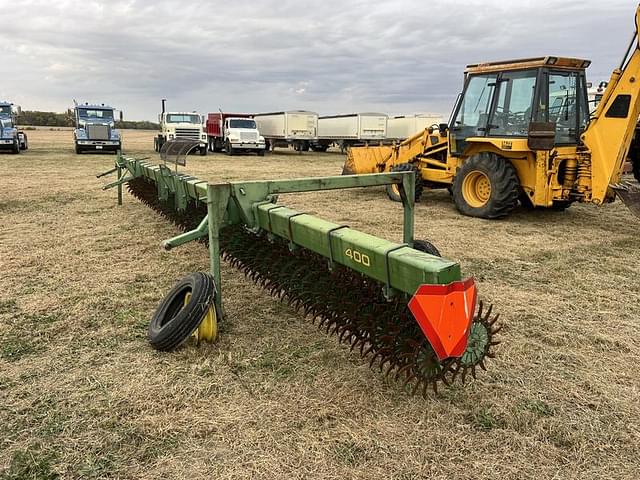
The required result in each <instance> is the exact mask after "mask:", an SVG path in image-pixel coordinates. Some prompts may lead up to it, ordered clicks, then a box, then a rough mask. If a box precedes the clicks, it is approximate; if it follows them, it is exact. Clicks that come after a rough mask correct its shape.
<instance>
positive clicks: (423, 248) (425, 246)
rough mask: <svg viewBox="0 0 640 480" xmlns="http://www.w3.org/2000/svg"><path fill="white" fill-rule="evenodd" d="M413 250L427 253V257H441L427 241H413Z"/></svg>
mask: <svg viewBox="0 0 640 480" xmlns="http://www.w3.org/2000/svg"><path fill="white" fill-rule="evenodd" d="M413 248H414V249H415V250H418V251H420V252H424V253H428V254H429V255H434V256H436V257H441V256H442V255H440V252H439V251H438V249H437V248H436V246H435V245H434V244H433V243H431V242H430V241H428V240H414V241H413Z"/></svg>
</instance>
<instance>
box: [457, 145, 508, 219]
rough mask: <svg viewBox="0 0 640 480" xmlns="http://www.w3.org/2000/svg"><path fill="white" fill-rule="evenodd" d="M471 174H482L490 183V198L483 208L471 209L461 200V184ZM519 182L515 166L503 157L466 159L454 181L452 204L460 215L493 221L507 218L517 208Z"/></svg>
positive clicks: (462, 198) (482, 156)
mask: <svg viewBox="0 0 640 480" xmlns="http://www.w3.org/2000/svg"><path fill="white" fill-rule="evenodd" d="M473 171H481V172H483V173H484V174H485V175H487V177H488V178H489V181H490V182H491V197H489V201H488V202H487V203H486V204H485V205H484V206H482V207H479V208H477V207H472V206H471V205H469V204H468V203H467V202H466V200H465V199H464V195H463V194H462V183H463V180H464V178H465V177H466V176H467V175H468V174H469V173H471V172H473ZM519 196H520V181H519V180H518V174H517V172H516V169H515V167H514V166H513V165H512V164H511V162H510V161H509V160H507V159H506V158H503V157H500V156H498V155H495V154H492V153H480V154H478V155H474V156H473V157H470V158H469V159H467V160H466V161H465V162H464V163H463V164H462V167H460V168H459V169H458V172H457V173H456V176H455V178H454V179H453V201H454V202H455V204H456V207H457V209H458V210H459V211H460V213H462V214H463V215H467V216H469V217H479V218H488V219H496V218H503V217H506V216H507V215H509V213H511V211H512V210H513V209H514V208H516V206H517V205H518V198H519Z"/></svg>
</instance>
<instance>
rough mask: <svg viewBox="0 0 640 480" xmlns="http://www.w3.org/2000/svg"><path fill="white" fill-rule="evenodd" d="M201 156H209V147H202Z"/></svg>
mask: <svg viewBox="0 0 640 480" xmlns="http://www.w3.org/2000/svg"><path fill="white" fill-rule="evenodd" d="M200 156H201V157H206V156H207V147H202V148H201V149H200Z"/></svg>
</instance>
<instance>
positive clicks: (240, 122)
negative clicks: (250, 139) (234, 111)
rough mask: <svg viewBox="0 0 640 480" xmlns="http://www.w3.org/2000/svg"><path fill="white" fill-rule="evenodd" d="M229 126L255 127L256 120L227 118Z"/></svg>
mask: <svg viewBox="0 0 640 480" xmlns="http://www.w3.org/2000/svg"><path fill="white" fill-rule="evenodd" d="M229 128H251V129H255V128H256V122H254V121H253V120H250V119H248V118H247V119H245V118H243V119H238V118H234V119H232V120H229Z"/></svg>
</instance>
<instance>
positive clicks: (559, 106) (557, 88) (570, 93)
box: [548, 72, 587, 145]
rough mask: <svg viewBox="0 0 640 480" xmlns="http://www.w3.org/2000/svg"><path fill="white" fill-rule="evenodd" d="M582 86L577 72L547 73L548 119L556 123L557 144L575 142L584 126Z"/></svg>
mask: <svg viewBox="0 0 640 480" xmlns="http://www.w3.org/2000/svg"><path fill="white" fill-rule="evenodd" d="M583 88H584V87H583V84H582V77H579V76H578V74H577V73H574V72H571V73H550V74H549V96H548V101H549V103H548V105H549V109H548V110H549V114H548V121H549V122H554V123H555V124H556V144H557V145H562V144H571V143H576V142H577V140H578V135H579V134H580V132H582V131H583V130H584V129H585V127H586V124H587V112H586V105H585V104H584V103H585V102H584V100H583V96H584V89H583ZM578 105H579V108H577V106H578Z"/></svg>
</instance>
